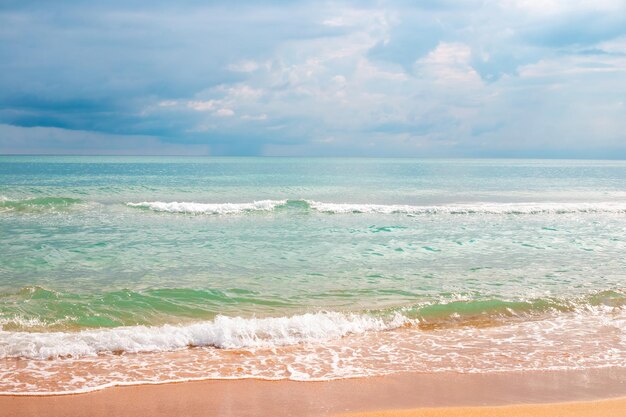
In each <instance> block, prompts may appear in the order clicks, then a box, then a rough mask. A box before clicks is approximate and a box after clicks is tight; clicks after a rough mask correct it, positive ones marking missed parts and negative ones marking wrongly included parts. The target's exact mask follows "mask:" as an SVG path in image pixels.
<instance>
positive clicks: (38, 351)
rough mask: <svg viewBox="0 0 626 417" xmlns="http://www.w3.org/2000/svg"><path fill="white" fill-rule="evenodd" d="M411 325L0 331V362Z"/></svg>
mask: <svg viewBox="0 0 626 417" xmlns="http://www.w3.org/2000/svg"><path fill="white" fill-rule="evenodd" d="M410 322H411V321H410V319H408V318H406V317H404V316H402V315H400V314H396V316H394V317H393V318H391V319H389V320H384V319H382V318H379V317H373V316H368V315H358V314H343V313H337V312H320V313H315V314H312V313H309V314H302V315H295V316H291V317H274V318H241V317H226V316H218V317H216V318H215V320H213V321H209V322H202V323H195V324H190V325H185V326H173V325H164V326H159V327H147V326H132V327H120V328H114V329H97V330H84V331H80V332H74V333H72V332H51V333H29V332H7V331H0V359H3V358H17V357H22V358H29V359H50V358H58V357H84V356H95V355H98V354H101V353H111V352H129V353H139V352H163V351H172V350H178V349H184V348H186V347H189V346H214V347H217V348H225V349H241V348H262V347H275V346H284V345H294V344H298V343H311V342H320V341H324V340H329V339H338V338H340V337H343V336H346V335H348V334H361V333H365V332H368V331H381V330H388V329H394V328H398V327H400V326H403V325H405V324H407V323H410Z"/></svg>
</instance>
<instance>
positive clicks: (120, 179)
mask: <svg viewBox="0 0 626 417" xmlns="http://www.w3.org/2000/svg"><path fill="white" fill-rule="evenodd" d="M625 308H626V161H565V160H563V161H560V160H471V159H464V160H419V159H339V158H337V159H332V158H327V159H325V158H311V159H306V158H187V157H181V158H171V157H167V158H166V157H70V156H67V157H56V156H54V157H53V156H42V157H35V156H0V393H2V394H7V393H19V394H33V393H67V392H81V391H88V390H93V389H99V388H102V387H106V386H111V385H116V384H136V383H158V382H164V381H181V380H190V379H203V378H267V379H295V380H326V379H334V378H347V377H357V376H368V375H381V374H386V373H391V372H405V371H419V372H444V371H445V372H498V371H511V370H531V369H546V370H547V369H580V368H597V367H607V366H624V364H626V310H625Z"/></svg>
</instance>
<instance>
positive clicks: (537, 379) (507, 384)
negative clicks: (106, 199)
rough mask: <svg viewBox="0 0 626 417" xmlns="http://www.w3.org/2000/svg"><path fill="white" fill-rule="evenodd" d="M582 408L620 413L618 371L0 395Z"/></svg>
mask: <svg viewBox="0 0 626 417" xmlns="http://www.w3.org/2000/svg"><path fill="white" fill-rule="evenodd" d="M590 407H591V408H590ZM590 409H592V410H594V417H596V416H598V417H599V416H611V417H612V416H616V417H618V416H619V414H617V410H626V367H619V368H599V369H587V370H576V371H516V372H498V373H483V374H454V373H441V374H437V373H432V374H428V373H423V374H419V373H405V374H392V375H387V376H380V377H368V378H351V379H339V380H331V381H315V382H302V381H289V380H280V381H268V380H259V379H239V380H236V379H234V380H204V381H190V382H178V383H166V384H155V385H129V386H116V387H111V388H105V389H102V390H98V391H92V392H87V393H78V394H63V395H43V396H42V395H3V396H0V416H2V417H14V416H15V417H17V416H36V415H46V416H50V417H55V416H83V415H85V411H86V410H89V413H88V414H89V415H90V416H94V417H99V416H103V417H104V416H138V415H146V416H148V415H149V416H155V417H159V416H170V415H185V416H205V415H211V416H223V417H229V416H250V417H253V416H254V417H265V416H268V417H269V416H276V417H279V416H288V415H294V416H311V417H315V416H339V415H341V416H345V417H348V416H351V417H376V416H380V417H383V416H386V417H391V416H406V417H409V416H415V417H418V416H433V417H434V416H454V415H464V416H465V415H467V416H474V415H476V416H478V415H480V416H483V415H484V416H505V415H507V416H516V415H520V416H521V415H529V416H535V415H536V416H543V415H550V416H561V415H562V416H579V415H580V416H584V415H588V414H584V413H585V412H587V413H588V411H589V410H590ZM559 410H560V411H559ZM585 410H587V411H585ZM601 410H604V411H601ZM596 411H597V412H596ZM472 413H473V414H472ZM515 413H517V414H515ZM546 413H549V414H546ZM567 413H569V414H567ZM576 413H578V414H576ZM600 413H604V414H600ZM622 415H626V412H624V414H622ZM619 417H621V416H619Z"/></svg>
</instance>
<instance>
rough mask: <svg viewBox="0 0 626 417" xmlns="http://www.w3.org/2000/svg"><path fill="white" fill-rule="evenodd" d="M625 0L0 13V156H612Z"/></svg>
mask: <svg viewBox="0 0 626 417" xmlns="http://www.w3.org/2000/svg"><path fill="white" fill-rule="evenodd" d="M625 102H626V1H625V0H621V1H620V0H596V1H582V0H544V1H540V0H535V1H533V0H501V1H490V0H481V1H475V0H458V1H452V0H424V1H413V2H410V1H360V2H341V1H333V2H314V1H293V2H287V1H273V2H265V4H264V5H260V4H258V2H252V1H243V2H237V4H236V5H235V4H234V3H233V2H218V1H204V2H200V1H179V2H176V4H175V5H174V4H170V3H169V2H164V1H152V2H147V1H135V0H125V1H119V0H112V1H109V2H98V3H96V2H87V1H81V0H68V1H65V2H63V3H62V5H61V4H60V3H58V2H47V1H27V0H23V1H13V0H4V1H2V2H1V3H0V153H58V154H175V155H181V154H189V155H305V156H306V155H310V156H324V155H333V156H348V155H349V156H418V157H419V156H423V157H465V156H468V157H540V158H543V157H561V158H622V159H626V106H625Z"/></svg>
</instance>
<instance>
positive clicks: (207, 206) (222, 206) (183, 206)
mask: <svg viewBox="0 0 626 417" xmlns="http://www.w3.org/2000/svg"><path fill="white" fill-rule="evenodd" d="M286 203H287V201H286V200H261V201H255V202H252V203H191V202H180V203H179V202H176V201H173V202H169V203H167V202H162V201H144V202H141V203H127V204H126V205H128V206H130V207H140V208H147V209H150V210H154V211H165V212H170V213H191V214H233V213H241V212H245V211H272V210H274V209H275V208H276V207H278V206H282V205H285V204H286Z"/></svg>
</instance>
